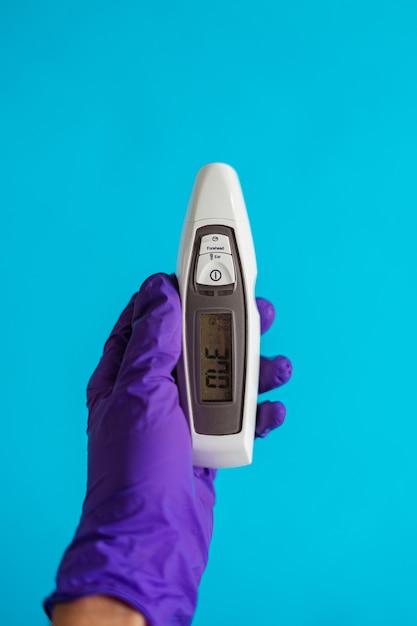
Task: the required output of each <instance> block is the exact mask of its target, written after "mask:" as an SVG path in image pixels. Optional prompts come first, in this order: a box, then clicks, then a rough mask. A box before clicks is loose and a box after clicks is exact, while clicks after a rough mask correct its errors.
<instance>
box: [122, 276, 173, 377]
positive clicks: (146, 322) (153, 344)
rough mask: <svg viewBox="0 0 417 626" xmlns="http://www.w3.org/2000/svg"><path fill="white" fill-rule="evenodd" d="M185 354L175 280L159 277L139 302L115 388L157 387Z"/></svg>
mask: <svg viewBox="0 0 417 626" xmlns="http://www.w3.org/2000/svg"><path fill="white" fill-rule="evenodd" d="M180 353H181V303H180V297H179V294H178V291H177V288H176V285H175V283H174V280H173V279H172V278H171V277H170V276H168V275H167V274H155V275H153V276H151V277H150V278H148V279H147V280H146V281H145V282H144V283H143V285H142V287H141V288H140V290H139V293H138V294H137V297H136V298H135V302H134V309H133V318H132V334H131V337H130V339H129V343H128V344H127V347H126V350H125V353H124V357H123V361H122V364H121V366H120V370H119V374H118V376H117V380H116V383H115V388H117V387H119V386H122V387H129V386H130V385H133V386H135V387H138V386H141V387H142V388H145V387H146V386H152V387H153V386H155V383H158V384H159V383H161V382H163V380H164V378H165V379H166V378H169V379H171V380H172V376H171V374H172V371H173V369H174V367H175V366H176V364H177V361H178V359H179V356H180Z"/></svg>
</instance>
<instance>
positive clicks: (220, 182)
mask: <svg viewBox="0 0 417 626" xmlns="http://www.w3.org/2000/svg"><path fill="white" fill-rule="evenodd" d="M201 219H206V220H207V219H223V220H233V221H240V220H242V219H246V206H245V201H244V199H243V194H242V189H241V187H240V182H239V178H238V176H237V174H236V172H235V170H234V169H233V168H232V167H230V165H226V164H225V163H210V164H209V165H206V166H204V167H202V168H201V170H199V172H198V174H197V178H196V180H195V183H194V188H193V192H192V195H191V199H190V203H189V205H188V211H187V217H186V221H188V222H196V221H198V220H201Z"/></svg>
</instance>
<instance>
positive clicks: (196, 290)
mask: <svg viewBox="0 0 417 626" xmlns="http://www.w3.org/2000/svg"><path fill="white" fill-rule="evenodd" d="M256 275H257V268H256V258H255V249H254V245H253V240H252V233H251V229H250V225H249V219H248V215H247V212H246V207H245V201H244V199H243V194H242V190H241V187H240V183H239V179H238V177H237V174H236V172H235V170H234V169H233V168H232V167H230V166H229V165H226V164H224V163H211V164H210V165H206V166H205V167H203V168H202V169H201V170H200V171H199V172H198V174H197V178H196V180H195V183H194V188H193V191H192V195H191V199H190V202H189V206H188V210H187V214H186V218H185V222H184V226H183V231H182V237H181V244H180V250H179V255H178V263H177V277H178V283H179V289H180V296H181V301H182V324H183V328H182V342H183V343H182V357H181V360H180V363H179V365H178V371H177V376H178V384H179V389H180V400H181V405H182V407H183V409H184V411H185V413H186V415H187V417H188V419H189V424H190V429H191V436H192V447H193V463H194V465H197V466H200V467H236V466H239V465H248V464H249V463H251V462H252V452H253V441H254V434H255V422H256V405H257V396H258V378H259V345H260V321H259V313H258V309H257V306H256V302H255V296H254V289H255V281H256Z"/></svg>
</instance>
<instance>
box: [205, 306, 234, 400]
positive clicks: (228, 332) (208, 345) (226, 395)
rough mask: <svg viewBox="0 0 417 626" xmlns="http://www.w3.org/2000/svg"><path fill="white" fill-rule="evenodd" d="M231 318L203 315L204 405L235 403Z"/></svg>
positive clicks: (217, 314)
mask: <svg viewBox="0 0 417 626" xmlns="http://www.w3.org/2000/svg"><path fill="white" fill-rule="evenodd" d="M232 323H233V321H232V314H231V313H202V314H201V315H200V380H201V398H200V399H201V400H202V401H203V402H232V400H233V397H232V330H233V328H232Z"/></svg>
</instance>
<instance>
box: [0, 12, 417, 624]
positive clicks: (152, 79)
mask: <svg viewBox="0 0 417 626" xmlns="http://www.w3.org/2000/svg"><path fill="white" fill-rule="evenodd" d="M416 28H417V5H416V3H415V2H413V1H411V0H410V1H404V0H402V1H401V0H400V1H398V0H390V1H384V0H382V1H378V2H372V1H370V0H365V1H359V0H350V1H341V2H331V1H330V0H329V1H325V0H316V1H314V2H313V1H310V2H309V1H307V0H304V1H303V0H291V2H290V1H287V2H273V1H267V0H258V1H257V2H256V3H255V2H238V1H237V0H211V2H210V3H196V2H191V1H180V2H178V3H172V2H168V1H167V0H164V1H156V2H153V3H144V2H133V1H130V2H108V1H100V2H98V1H94V0H89V1H87V2H81V0H72V1H71V2H69V1H67V0H65V1H62V2H52V1H49V2H45V1H44V2H42V1H40V2H36V3H31V2H25V1H19V0H17V1H14V2H5V1H4V0H3V1H2V2H1V3H0V55H1V58H0V78H1V94H0V154H1V163H0V216H1V226H0V237H1V257H2V259H1V263H2V266H1V267H2V269H1V285H2V286H1V302H2V306H1V329H2V342H1V343H2V358H1V381H2V383H1V386H2V393H1V429H2V435H1V438H0V471H1V517H0V531H1V534H0V536H1V548H0V562H1V565H0V590H1V592H0V597H1V600H0V615H1V621H2V623H4V624H7V625H8V626H23V625H26V624H31V625H32V626H43V625H44V624H45V623H46V618H45V617H44V616H43V614H42V611H41V609H40V602H41V599H42V598H43V596H44V595H45V594H46V593H48V592H49V591H50V590H51V589H52V586H53V577H54V574H55V570H56V567H57V564H58V561H59V558H60V556H61V554H62V551H63V549H64V547H65V546H66V545H67V543H68V541H69V540H70V538H71V536H72V533H73V531H74V528H75V525H76V523H77V520H78V517H79V513H80V509H81V503H82V498H83V495H84V488H85V474H86V437H85V424H86V409H85V405H84V404H85V386H86V383H87V380H88V378H89V376H90V374H91V372H92V370H93V369H94V367H95V365H96V362H97V360H98V358H99V356H100V354H101V350H102V346H103V343H104V341H105V339H106V337H107V335H108V333H109V331H110V329H111V327H112V325H113V323H114V322H115V320H116V319H117V317H118V315H119V312H120V311H121V310H122V308H123V307H124V306H125V304H126V303H127V301H128V300H129V298H130V296H131V294H132V293H133V292H134V291H136V290H137V289H138V287H139V286H140V284H141V283H142V281H143V280H144V279H145V278H146V277H147V276H148V275H149V274H151V273H153V272H156V271H167V272H171V271H173V270H174V268H175V260H176V255H177V246H178V240H179V235H180V230H181V223H182V219H183V217H184V213H185V209H186V205H187V202H188V197H189V193H190V191H191V186H192V183H193V180H194V176H195V174H196V172H197V170H198V169H199V168H200V167H201V166H202V165H204V164H205V163H208V162H210V161H225V162H228V163H230V164H232V165H233V166H234V167H235V168H236V169H237V171H238V173H239V176H240V179H241V183H242V187H243V191H244V194H245V198H246V203H247V206H248V211H249V214H250V217H251V222H252V227H253V234H254V238H255V244H256V248H257V255H258V266H259V280H258V294H259V295H263V296H265V297H268V298H270V299H271V300H272V301H273V302H274V303H275V305H276V308H277V322H276V323H275V325H274V326H273V328H272V329H271V330H270V332H269V333H268V335H267V336H265V337H264V339H263V351H264V353H265V354H269V355H273V354H276V353H283V354H287V355H288V356H290V357H291V358H292V360H293V363H294V375H293V380H292V381H291V383H290V384H289V385H288V386H287V387H286V388H283V389H282V390H281V391H279V392H274V393H272V394H270V395H271V397H273V398H275V399H278V398H279V399H281V400H282V401H283V402H284V403H285V404H286V405H287V408H288V414H287V420H286V422H285V424H284V426H283V427H282V428H281V429H280V431H278V432H276V433H273V434H272V435H271V436H270V437H269V438H268V439H266V440H265V441H258V442H256V450H255V461H254V464H253V466H252V467H250V468H242V469H236V470H229V471H223V472H221V473H220V475H219V477H218V480H217V487H218V503H217V506H216V526H215V534H214V539H213V544H212V549H211V554H210V563H209V567H208V570H207V572H206V574H205V576H204V580H203V584H202V586H201V597H200V603H199V608H198V611H197V615H196V618H195V625H196V626H208V625H209V624H210V625H211V624H213V623H216V624H218V626H226V625H230V624H232V625H235V624H236V625H250V624H253V623H258V624H272V625H275V624H276V625H283V626H335V625H336V626H362V625H363V626H365V625H366V626H374V625H378V626H385V625H387V626H391V625H393V624H400V625H401V626H411V625H415V624H416V623H417V594H416V583H417V573H416V561H417V541H416V522H417V508H416V487H417V470H416V437H417V426H416V417H417V413H416V402H417V398H416V365H415V355H416V349H417V345H416V344H417V342H416V330H415V325H416V318H417V310H416V295H415V292H416V279H417V275H416V274H417V260H416V227H417V219H416V210H417V189H416V156H417V154H416V153H417V115H416V111H417V72H416V70H417V64H416V62H417V37H416V32H417V31H416Z"/></svg>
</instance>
